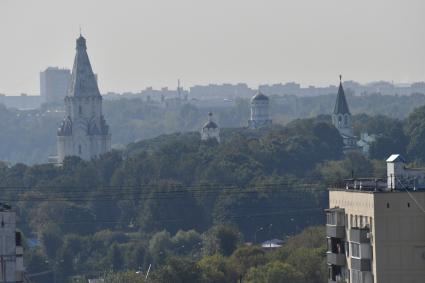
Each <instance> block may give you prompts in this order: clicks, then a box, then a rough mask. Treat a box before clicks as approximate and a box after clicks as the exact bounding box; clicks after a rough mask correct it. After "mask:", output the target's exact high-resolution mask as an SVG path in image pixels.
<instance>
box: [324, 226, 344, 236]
mask: <svg viewBox="0 0 425 283" xmlns="http://www.w3.org/2000/svg"><path fill="white" fill-rule="evenodd" d="M326 236H327V237H330V238H338V239H344V238H345V226H336V225H329V224H328V225H326Z"/></svg>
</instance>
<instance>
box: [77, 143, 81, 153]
mask: <svg viewBox="0 0 425 283" xmlns="http://www.w3.org/2000/svg"><path fill="white" fill-rule="evenodd" d="M78 155H81V145H78Z"/></svg>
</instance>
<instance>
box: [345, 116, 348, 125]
mask: <svg viewBox="0 0 425 283" xmlns="http://www.w3.org/2000/svg"><path fill="white" fill-rule="evenodd" d="M344 120H345V121H344V124H345V125H346V126H348V115H345V116H344Z"/></svg>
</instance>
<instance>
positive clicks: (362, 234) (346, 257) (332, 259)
mask: <svg viewBox="0 0 425 283" xmlns="http://www.w3.org/2000/svg"><path fill="white" fill-rule="evenodd" d="M387 175H388V178H387V180H383V179H357V180H356V179H352V180H347V181H346V182H345V184H344V185H342V186H339V187H336V188H331V189H330V192H329V206H330V209H328V210H327V211H326V213H327V225H326V234H327V241H328V252H327V262H328V270H329V272H328V275H329V277H328V280H329V281H328V282H329V283H337V282H338V283H339V282H350V283H423V282H425V209H424V208H425V169H414V168H407V167H406V164H405V160H404V159H403V157H401V156H400V155H392V156H391V157H390V158H388V160H387Z"/></svg>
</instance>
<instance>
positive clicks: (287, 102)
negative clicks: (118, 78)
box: [0, 89, 425, 164]
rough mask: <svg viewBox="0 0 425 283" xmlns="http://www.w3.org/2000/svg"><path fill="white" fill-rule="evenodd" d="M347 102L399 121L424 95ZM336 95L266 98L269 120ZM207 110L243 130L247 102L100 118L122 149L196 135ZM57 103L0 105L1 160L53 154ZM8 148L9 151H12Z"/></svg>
mask: <svg viewBox="0 0 425 283" xmlns="http://www.w3.org/2000/svg"><path fill="white" fill-rule="evenodd" d="M346 93H347V100H348V103H349V105H350V109H351V112H352V113H353V114H360V113H362V114H367V115H368V116H377V115H384V116H388V117H392V118H395V119H399V120H404V119H406V118H407V117H408V115H409V114H410V113H411V112H412V111H413V109H415V108H416V107H418V106H421V105H424V104H425V95H422V94H412V95H410V96H390V95H380V94H370V95H364V96H354V95H351V94H350V93H351V92H350V90H349V89H347V90H346ZM335 97H336V94H329V95H321V96H317V97H296V96H271V97H270V99H271V116H272V119H273V120H274V122H275V124H282V125H285V124H287V123H288V122H290V121H292V120H295V119H300V118H313V117H316V116H318V115H328V114H330V113H331V112H332V110H333V106H334V103H335ZM209 111H212V112H213V113H214V119H215V120H216V121H217V122H218V123H219V125H220V126H221V127H223V128H241V127H246V126H247V123H248V122H247V120H248V119H249V115H250V112H249V111H250V110H249V100H247V99H237V100H236V101H234V103H233V106H230V107H204V108H199V107H196V106H195V103H191V102H190V101H189V102H188V103H183V104H182V105H180V106H176V107H168V108H167V107H165V106H164V105H161V104H160V103H159V102H152V101H151V102H148V101H146V100H142V99H138V98H135V99H120V100H114V101H108V100H105V101H104V114H105V117H106V120H107V121H108V124H109V125H110V127H111V132H112V144H113V147H114V148H125V146H126V145H127V144H129V143H131V142H136V141H139V140H148V139H151V138H155V137H157V136H160V135H163V134H171V133H176V132H183V133H184V132H191V131H199V130H200V127H201V126H202V124H203V123H205V121H206V120H207V113H208V112H209ZM63 115H64V112H63V105H62V103H59V104H56V105H44V106H43V107H42V108H41V109H37V110H28V111H18V110H14V109H7V108H5V107H4V106H2V105H0V160H3V161H7V162H11V163H12V164H15V163H19V162H22V163H26V164H35V163H45V162H46V161H47V158H48V156H49V155H54V154H55V153H56V130H57V128H58V126H59V124H60V122H61V121H62V119H63ZM11 149H13V150H11Z"/></svg>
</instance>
